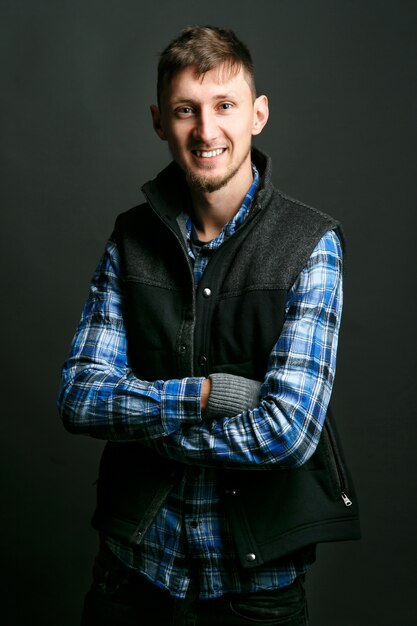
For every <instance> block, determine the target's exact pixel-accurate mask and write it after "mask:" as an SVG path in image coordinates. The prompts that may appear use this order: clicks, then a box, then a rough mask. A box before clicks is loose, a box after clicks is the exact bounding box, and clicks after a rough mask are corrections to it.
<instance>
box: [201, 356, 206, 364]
mask: <svg viewBox="0 0 417 626" xmlns="http://www.w3.org/2000/svg"><path fill="white" fill-rule="evenodd" d="M206 363H207V357H206V356H201V357H200V365H205V364H206Z"/></svg>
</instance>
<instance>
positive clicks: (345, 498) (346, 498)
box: [340, 491, 353, 506]
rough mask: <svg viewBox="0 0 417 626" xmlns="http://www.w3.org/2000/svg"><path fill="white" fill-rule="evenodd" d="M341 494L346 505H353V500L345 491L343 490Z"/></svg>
mask: <svg viewBox="0 0 417 626" xmlns="http://www.w3.org/2000/svg"><path fill="white" fill-rule="evenodd" d="M340 495H341V496H342V500H343V502H344V504H345V506H352V504H353V503H352V500H350V499H349V498H348V496H347V495H346V494H345V493H343V491H342V493H341V494H340Z"/></svg>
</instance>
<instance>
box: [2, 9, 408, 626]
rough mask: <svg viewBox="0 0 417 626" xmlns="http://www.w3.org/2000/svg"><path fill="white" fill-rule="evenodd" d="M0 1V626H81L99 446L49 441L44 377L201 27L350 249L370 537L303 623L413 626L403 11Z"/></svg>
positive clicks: (359, 469)
mask: <svg viewBox="0 0 417 626" xmlns="http://www.w3.org/2000/svg"><path fill="white" fill-rule="evenodd" d="M0 7H1V20H0V48H1V85H2V86H1V96H0V101H1V108H2V119H1V130H2V135H1V143H0V146H1V158H2V164H1V173H2V202H1V217H2V220H3V226H2V231H1V232H2V237H3V239H2V246H1V250H2V252H3V254H4V258H3V261H2V269H3V279H2V307H1V311H2V315H3V316H4V320H3V322H2V329H3V331H4V333H3V340H2V361H3V374H2V382H3V392H2V400H3V401H2V421H1V423H2V433H3V434H2V438H1V441H2V451H1V457H0V458H1V472H0V475H1V480H2V484H1V492H0V493H1V504H2V507H1V530H2V532H1V539H2V545H1V553H0V554H1V558H2V563H3V565H2V568H1V569H2V580H3V582H2V592H3V594H4V598H3V599H2V623H5V624H7V625H8V626H9V625H10V626H13V625H15V624H16V625H19V626H26V625H27V626H29V625H34V624H42V626H73V625H76V624H77V623H78V616H79V612H80V606H81V602H82V596H83V593H84V590H85V589H86V587H87V585H88V584H89V579H90V567H91V561H92V557H93V554H94V552H95V549H96V537H95V534H94V532H93V531H92V530H91V529H90V527H89V519H90V516H91V513H92V510H93V506H94V485H93V483H94V481H95V479H96V472H97V463H98V459H99V455H100V451H101V448H102V444H101V443H100V442H97V441H94V440H90V439H88V438H82V437H73V436H70V435H68V434H67V433H66V432H65V431H64V429H63V427H62V425H61V423H60V421H59V418H58V415H57V411H56V408H55V396H56V391H57V387H58V381H59V369H60V366H61V363H62V362H63V360H64V359H65V356H66V354H67V351H68V349H69V343H70V340H71V337H72V334H73V332H74V329H75V326H76V324H77V321H78V318H79V315H80V312H81V307H82V304H83V302H84V300H85V298H86V295H87V288H88V282H89V279H90V277H91V274H92V272H93V270H94V267H95V265H96V263H97V261H98V258H99V256H100V255H101V252H102V250H103V246H104V243H105V240H106V238H107V236H108V235H109V234H110V231H111V229H112V225H113V222H114V218H115V216H116V214H117V213H119V212H120V211H122V210H125V209H127V208H129V207H130V206H132V205H134V204H136V203H138V202H139V201H141V194H140V186H141V185H142V183H143V182H144V181H145V180H147V179H148V178H149V177H153V176H154V175H155V173H156V172H157V171H158V170H159V169H160V168H161V167H162V166H163V165H164V164H165V163H167V162H168V159H169V156H168V153H167V150H166V145H165V144H163V143H162V142H160V141H159V140H158V139H157V137H156V135H154V133H153V130H152V128H151V123H150V115H149V109H148V105H149V104H150V103H151V102H153V101H154V100H155V66H156V61H157V55H158V53H159V52H160V51H161V49H162V48H163V47H164V46H165V45H166V44H167V43H168V41H169V40H171V38H172V37H173V36H174V35H176V34H177V32H178V31H179V30H180V29H181V28H182V27H183V26H184V25H186V24H189V23H213V24H217V25H222V26H226V27H232V28H234V29H235V30H236V31H237V33H238V35H239V36H240V37H241V38H242V39H243V40H244V41H245V42H246V43H247V44H248V45H249V47H250V48H251V50H252V51H253V56H254V60H255V64H256V68H257V77H258V83H259V89H260V91H262V92H265V93H266V94H267V95H268V96H269V98H270V106H271V118H270V122H269V124H268V127H267V128H266V129H265V131H264V133H263V134H262V136H261V137H260V138H259V140H257V144H258V145H259V146H260V147H262V148H264V149H265V150H266V151H268V152H269V153H270V154H271V156H272V157H273V163H274V172H275V175H274V179H275V183H276V184H277V186H279V187H280V188H281V189H283V190H285V191H286V192H287V193H289V194H291V195H293V196H296V197H298V198H300V199H302V200H304V201H305V202H307V203H310V204H313V205H316V206H318V207H319V208H321V209H323V210H325V211H327V212H330V213H332V214H333V215H334V216H336V217H337V218H339V219H340V220H341V221H342V222H343V224H344V227H345V231H346V235H347V239H348V244H349V246H348V257H347V262H346V285H345V292H346V298H345V301H346V304H345V312H344V321H343V331H342V337H341V346H340V357H339V367H338V375H337V381H336V386H335V390H334V403H335V407H336V410H337V414H338V419H339V424H340V426H339V428H340V430H341V431H342V434H343V438H344V442H345V447H346V452H347V454H348V457H349V459H350V462H351V467H352V471H353V473H354V475H355V478H356V483H357V488H358V492H359V494H360V501H361V509H362V518H363V540H362V541H361V542H351V543H344V544H333V545H325V546H321V547H320V548H319V551H318V557H319V559H318V563H317V564H316V565H315V566H314V568H313V569H312V572H311V576H310V581H309V594H310V605H311V614H312V626H413V625H414V624H416V623H417V617H416V610H415V608H414V606H415V599H414V594H415V585H414V583H415V559H416V554H417V551H416V532H415V519H416V504H415V502H416V493H415V492H416V489H415V484H416V481H415V479H416V469H415V459H414V454H415V447H416V444H415V442H416V435H417V429H416V420H415V414H416V411H415V406H414V396H415V387H416V384H415V382H416V356H415V354H416V331H415V328H416V320H415V318H414V313H415V274H414V271H412V270H414V266H415V245H414V241H415V210H416V193H415V178H416V159H415V146H416V139H417V137H416V120H415V107H416V99H415V97H416V75H415V70H416V62H415V61H416V52H417V51H416V47H417V45H416V41H417V37H416V34H417V33H416V30H417V29H416V17H417V5H416V2H412V1H409V2H408V1H401V0H400V1H399V0H396V1H394V0H393V1H376V0H375V1H373V0H371V1H366V0H364V1H360V0H357V1H355V0H352V1H348V0H317V1H313V0H282V1H279V0H278V1H277V0H266V1H262V0H258V1H253V0H250V1H249V0H239V1H235V2H233V1H231V2H224V1H219V0H211V1H210V2H191V1H190V2H187V1H186V0H177V1H176V2H168V1H167V0H165V1H164V0H155V1H153V2H147V3H144V2H140V1H138V0H120V1H119V2H115V1H111V0H109V1H103V0H101V1H99V0H93V1H88V0H86V1H84V2H77V1H72V2H69V1H68V2H66V1H63V0H36V1H35V0H32V1H31V0H9V1H5V0H2V1H1V2H0ZM4 615H6V619H5V621H4Z"/></svg>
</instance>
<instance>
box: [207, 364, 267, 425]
mask: <svg viewBox="0 0 417 626" xmlns="http://www.w3.org/2000/svg"><path fill="white" fill-rule="evenodd" d="M209 378H210V380H211V391H210V396H209V399H208V402H207V408H206V410H205V412H204V419H205V420H206V421H210V420H213V419H216V418H221V417H233V416H234V415H238V414H239V413H242V411H246V410H248V409H253V408H255V407H256V406H257V405H258V404H259V395H260V389H261V385H262V383H260V382H259V381H257V380H252V379H250V378H244V377H243V376H235V375H234V374H221V373H219V374H210V376H209Z"/></svg>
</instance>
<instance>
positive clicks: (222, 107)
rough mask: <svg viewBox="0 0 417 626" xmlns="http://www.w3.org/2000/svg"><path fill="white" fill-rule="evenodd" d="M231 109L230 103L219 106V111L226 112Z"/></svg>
mask: <svg viewBox="0 0 417 626" xmlns="http://www.w3.org/2000/svg"><path fill="white" fill-rule="evenodd" d="M232 108H233V104H232V103H231V102H222V103H221V104H220V105H219V109H220V110H221V111H228V110H229V109H232Z"/></svg>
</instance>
